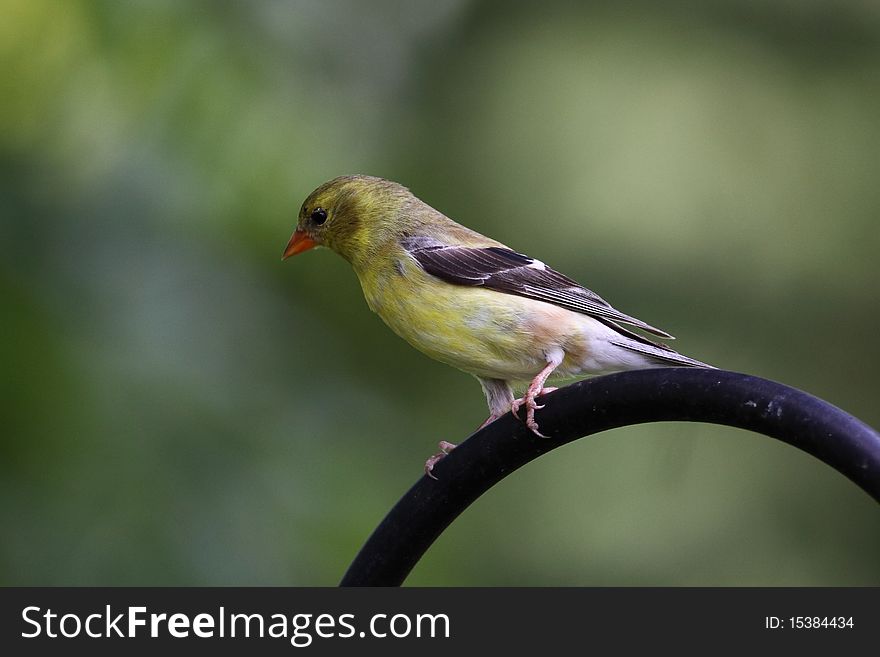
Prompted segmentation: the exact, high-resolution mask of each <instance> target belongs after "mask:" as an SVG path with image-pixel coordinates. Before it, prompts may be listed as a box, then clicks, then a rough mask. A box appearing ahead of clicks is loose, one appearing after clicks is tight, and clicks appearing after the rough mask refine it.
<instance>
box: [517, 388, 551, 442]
mask: <svg viewBox="0 0 880 657" xmlns="http://www.w3.org/2000/svg"><path fill="white" fill-rule="evenodd" d="M554 390H556V388H541V389H540V390H532V389H531V388H530V389H528V390H526V394H525V395H524V396H523V397H522V398H521V399H514V400H513V403H512V404H511V405H510V412H511V413H513V417H515V418H516V419H517V420H522V418H520V416H519V409H520V408H522V407H523V406H525V407H526V419H525V424H526V426H527V427H528V428H529V430H530V431H531V432H532V433H533V434H535V435H536V436H538V437H540V438H547V437H548V436H545V435H544V434H543V433H541V432H540V430H539V429H538V423H537V422H536V421H535V411H537V410H540V409H542V408H544V406H545V405H546V404H538V403H536V402H535V398H536V397H539V396H541V395H546V394H548V393H551V392H553V391H554Z"/></svg>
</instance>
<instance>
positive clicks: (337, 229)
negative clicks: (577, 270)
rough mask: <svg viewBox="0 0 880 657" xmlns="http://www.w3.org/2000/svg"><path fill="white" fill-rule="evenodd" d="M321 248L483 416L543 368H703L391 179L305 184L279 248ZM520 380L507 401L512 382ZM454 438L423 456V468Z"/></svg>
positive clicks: (528, 413)
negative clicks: (465, 383) (480, 405)
mask: <svg viewBox="0 0 880 657" xmlns="http://www.w3.org/2000/svg"><path fill="white" fill-rule="evenodd" d="M315 246H326V247H328V248H330V249H332V250H333V251H336V253H338V254H339V255H341V256H342V257H343V258H345V259H346V260H347V261H348V262H349V263H351V266H352V267H353V268H354V271H355V273H356V274H357V277H358V279H359V280H360V283H361V287H362V288H363V292H364V297H366V301H367V304H368V305H369V307H370V309H371V310H373V312H375V313H377V314H378V315H379V316H380V317H381V318H382V319H383V320H384V322H385V323H386V324H387V325H388V326H389V327H390V328H391V330H392V331H394V332H395V333H397V335H399V336H400V337H402V338H403V339H404V340H406V341H407V342H409V343H410V344H411V345H412V346H414V347H415V348H416V349H418V350H420V351H422V352H424V353H426V354H427V355H428V356H431V357H432V358H436V359H437V360H439V361H442V362H444V363H447V364H449V365H452V366H453V367H456V368H458V369H460V370H463V371H465V372H467V373H469V374H472V375H474V376H475V377H476V378H477V380H478V381H479V382H480V385H481V386H482V388H483V392H484V393H485V395H486V401H487V403H488V405H489V413H490V414H489V418H488V419H487V420H486V421H485V422H484V423H483V425H482V426H485V425H487V424H489V423H490V422H493V421H494V420H496V419H498V418H499V417H501V416H502V415H504V414H505V413H507V412H508V411H512V412H513V413H514V415H517V416H518V414H519V411H520V409H521V408H522V407H525V423H526V425H527V426H528V427H529V429H531V430H532V431H533V432H534V433H536V434H538V435H541V433H540V429H539V427H538V424H537V422H535V410H536V409H538V408H541V406H540V405H538V404H537V402H536V398H537V397H539V396H540V395H542V394H545V393H547V392H549V391H551V390H553V389H552V388H545V387H544V384H545V383H546V381H547V379H548V377H549V376H550V375H551V374H553V375H559V376H562V377H575V376H578V375H584V374H600V373H605V372H612V371H618V370H631V369H640V368H646V367H663V366H670V365H672V366H686V367H709V366H708V365H705V364H704V363H701V362H700V361H698V360H694V359H693V358H688V357H687V356H682V355H681V354H679V353H677V352H675V351H673V350H672V349H670V348H669V347H667V346H666V345H663V344H659V343H657V342H655V341H653V340H649V339H647V338H645V337H643V336H642V335H639V334H637V333H635V332H633V331H631V330H630V329H628V328H624V327H623V326H622V325H627V326H630V327H634V328H636V329H640V330H641V331H644V332H646V333H650V334H653V335H654V336H657V337H659V338H667V339H668V338H671V337H672V336H671V335H669V334H668V333H666V332H664V331H661V330H660V329H658V328H654V327H653V326H651V325H649V324H646V323H645V322H643V321H641V320H639V319H636V318H635V317H631V316H629V315H626V314H624V313H622V312H620V311H618V310H616V309H614V308H613V307H611V305H609V304H608V302H606V301H605V300H604V299H602V297H600V296H599V295H598V294H596V293H595V292H591V291H590V290H588V289H587V288H585V287H583V286H582V285H580V284H578V283H576V282H575V281H573V280H572V279H570V278H568V277H567V276H565V275H563V274H560V273H559V272H556V271H554V270H553V269H551V268H550V267H548V266H547V265H545V264H544V263H543V262H541V261H540V260H536V259H534V258H531V257H529V256H527V255H524V254H522V253H519V252H517V251H514V250H513V249H510V248H509V247H507V246H505V245H504V244H502V243H500V242H496V241H495V240H493V239H491V238H489V237H485V236H484V235H481V234H480V233H477V232H475V231H473V230H470V229H469V228H466V227H464V226H462V225H460V224H458V223H456V222H454V221H453V220H452V219H449V218H448V217H446V216H445V215H444V214H443V213H441V212H439V211H438V210H435V209H434V208H432V207H431V206H429V205H427V204H426V203H424V202H422V201H421V200H419V199H418V198H416V197H415V196H414V195H413V194H412V193H410V191H409V190H408V189H407V188H405V187H403V186H402V185H399V184H397V183H395V182H392V181H389V180H383V179H382V178H374V177H371V176H360V175H357V176H342V177H339V178H335V179H333V180H331V181H329V182H327V183H324V184H323V185H321V186H320V187H318V188H317V189H316V190H315V191H314V192H312V193H311V194H310V195H309V197H308V198H307V199H306V200H305V203H303V205H302V208H301V209H300V211H299V220H298V223H297V226H296V230H295V231H294V233H293V235H292V236H291V238H290V241H289V242H288V243H287V246H286V248H285V249H284V254H283V258H288V257H290V256H293V255H296V254H298V253H302V252H304V251H307V250H308V249H311V248H313V247H315ZM525 381H530V383H529V384H528V388H527V389H526V391H525V394H524V395H523V397H522V398H520V399H515V398H514V395H513V390H512V387H511V386H512V383H514V382H525ZM452 447H454V445H452V444H451V443H446V442H442V443H441V444H440V449H441V453H440V454H436V455H434V456H433V457H431V458H430V459H428V462H427V463H426V466H425V467H426V471H427V473H428V474H429V475H430V474H431V472H430V470H431V468H432V467H433V465H434V463H436V461H437V460H438V459H439V458H442V456H443V455H444V454H445V453H447V452H448V451H449V449H451V448H452Z"/></svg>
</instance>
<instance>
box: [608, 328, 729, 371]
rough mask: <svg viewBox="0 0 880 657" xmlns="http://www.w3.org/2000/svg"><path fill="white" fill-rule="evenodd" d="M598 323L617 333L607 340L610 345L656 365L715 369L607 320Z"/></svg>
mask: <svg viewBox="0 0 880 657" xmlns="http://www.w3.org/2000/svg"><path fill="white" fill-rule="evenodd" d="M600 321H602V323H603V324H605V325H606V326H608V327H610V328H612V329H614V331H615V332H616V333H617V335H616V336H615V337H613V338H611V339H610V340H609V342H610V343H611V344H613V345H615V346H617V347H621V348H623V349H626V350H627V351H632V352H635V353H637V354H642V355H643V356H647V357H648V358H650V359H651V360H653V361H655V362H656V363H657V364H658V365H673V366H678V367H706V368H709V369H713V370H714V369H716V368H715V367H714V366H713V365H707V364H706V363H704V362H702V361H699V360H696V359H695V358H690V357H689V356H683V355H682V354H680V353H678V352H677V351H675V350H674V349H671V348H670V347H667V346H666V345H665V344H659V343H657V342H654V341H653V340H649V339H648V338H646V337H644V336H641V335H639V334H638V333H634V332H632V331H630V330H629V329H625V328H623V327H622V326H620V325H618V324H616V323H615V322H612V321H608V320H604V321H603V320H600Z"/></svg>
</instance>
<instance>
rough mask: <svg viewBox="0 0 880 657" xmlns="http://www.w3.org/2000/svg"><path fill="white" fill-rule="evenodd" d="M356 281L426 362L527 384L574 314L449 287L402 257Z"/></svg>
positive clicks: (562, 338) (474, 289)
mask: <svg viewBox="0 0 880 657" xmlns="http://www.w3.org/2000/svg"><path fill="white" fill-rule="evenodd" d="M359 278H360V280H361V286H362V287H363V291H364V297H365V298H366V300H367V304H368V305H369V307H370V308H371V309H372V310H373V311H374V312H375V313H377V314H378V315H379V316H380V317H381V318H382V319H383V320H384V322H385V323H386V324H387V325H388V326H389V327H390V328H391V329H392V330H393V331H394V332H395V333H397V334H398V335H399V336H400V337H402V338H403V339H404V340H406V341H407V342H409V343H410V344H411V345H412V346H414V347H415V348H417V349H419V350H420V351H422V352H424V353H425V354H427V355H429V356H431V357H432V358H435V359H436V360H439V361H441V362H444V363H447V364H449V365H452V366H453V367H457V368H458V369H461V370H464V371H465V372H469V373H471V374H475V375H477V376H481V377H484V378H497V379H504V380H527V379H531V378H532V377H533V376H534V375H535V374H536V373H537V372H538V371H539V370H540V369H541V368H542V367H543V366H544V364H545V363H546V353H547V352H548V351H549V350H550V349H553V348H555V347H558V346H561V343H563V342H566V341H569V339H570V337H571V336H570V334H571V333H572V330H573V329H572V327H571V326H570V325H569V324H571V322H570V317H571V316H572V315H574V313H570V312H569V311H565V310H563V309H561V308H557V307H555V306H551V305H549V304H545V303H543V302H539V301H534V300H530V299H524V298H522V297H517V296H513V295H509V294H502V293H499V292H495V291H492V290H487V289H485V288H481V287H468V286H462V285H451V284H449V283H446V282H444V281H441V280H439V279H437V278H435V277H433V276H431V275H430V274H427V273H426V272H424V270H422V269H421V268H420V267H419V266H418V264H417V263H415V262H413V261H412V260H411V259H409V258H407V257H406V256H403V257H402V258H401V259H400V260H397V259H395V260H393V261H391V262H390V263H389V264H388V266H387V267H384V268H381V269H378V270H373V271H372V272H368V273H359Z"/></svg>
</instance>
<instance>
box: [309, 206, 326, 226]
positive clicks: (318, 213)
mask: <svg viewBox="0 0 880 657" xmlns="http://www.w3.org/2000/svg"><path fill="white" fill-rule="evenodd" d="M310 216H311V218H312V221H314V222H315V223H316V224H317V225H319V226H320V225H321V224H323V223H324V222H325V221H327V211H326V210H325V209H324V208H315V209H314V210H312V214H311V215H310Z"/></svg>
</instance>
